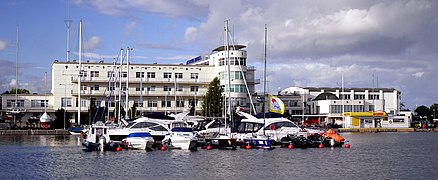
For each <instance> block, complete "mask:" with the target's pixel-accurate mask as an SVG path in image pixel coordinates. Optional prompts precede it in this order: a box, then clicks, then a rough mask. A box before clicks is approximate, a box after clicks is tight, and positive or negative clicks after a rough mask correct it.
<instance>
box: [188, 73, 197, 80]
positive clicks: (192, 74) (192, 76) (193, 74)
mask: <svg viewBox="0 0 438 180" xmlns="http://www.w3.org/2000/svg"><path fill="white" fill-rule="evenodd" d="M190 79H199V73H190Z"/></svg>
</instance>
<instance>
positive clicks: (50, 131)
mask: <svg viewBox="0 0 438 180" xmlns="http://www.w3.org/2000/svg"><path fill="white" fill-rule="evenodd" d="M0 135H70V133H69V132H68V131H67V130H65V129H48V130H43V129H27V130H0Z"/></svg>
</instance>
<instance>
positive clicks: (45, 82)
mask: <svg viewBox="0 0 438 180" xmlns="http://www.w3.org/2000/svg"><path fill="white" fill-rule="evenodd" d="M44 84H45V90H44V92H45V93H44V112H45V113H46V112H47V72H45V74H44Z"/></svg>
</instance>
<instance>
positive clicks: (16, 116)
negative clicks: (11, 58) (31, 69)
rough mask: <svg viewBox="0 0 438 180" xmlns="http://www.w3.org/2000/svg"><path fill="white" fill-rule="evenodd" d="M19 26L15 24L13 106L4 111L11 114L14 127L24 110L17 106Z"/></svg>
mask: <svg viewBox="0 0 438 180" xmlns="http://www.w3.org/2000/svg"><path fill="white" fill-rule="evenodd" d="M18 37H19V28H18V26H17V40H16V49H15V102H14V107H12V109H10V110H8V111H7V112H6V114H7V115H10V116H12V118H13V122H12V123H13V124H12V127H16V125H17V124H18V122H17V120H18V119H21V117H23V115H24V112H25V111H26V110H23V109H19V108H18V50H19V39H18Z"/></svg>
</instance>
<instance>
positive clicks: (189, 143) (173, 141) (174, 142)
mask: <svg viewBox="0 0 438 180" xmlns="http://www.w3.org/2000/svg"><path fill="white" fill-rule="evenodd" d="M165 141H166V142H165V143H167V145H168V146H170V147H171V148H177V149H184V150H193V149H196V144H197V143H198V138H197V137H195V136H178V135H174V136H167V137H166V138H165Z"/></svg>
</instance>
